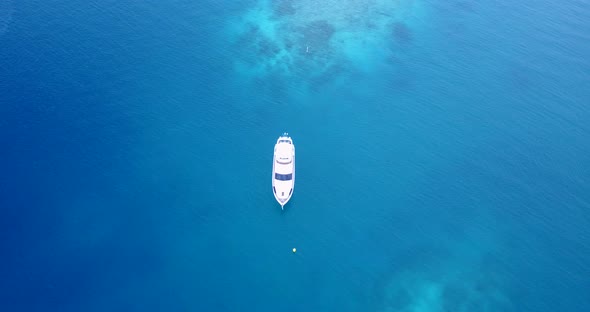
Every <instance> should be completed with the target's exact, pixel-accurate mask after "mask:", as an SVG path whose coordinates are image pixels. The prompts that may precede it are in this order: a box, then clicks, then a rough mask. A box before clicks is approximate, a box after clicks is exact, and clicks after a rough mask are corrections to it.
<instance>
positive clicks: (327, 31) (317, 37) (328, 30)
mask: <svg viewBox="0 0 590 312" xmlns="http://www.w3.org/2000/svg"><path fill="white" fill-rule="evenodd" d="M335 32H336V29H335V28H334V26H332V24H330V23H328V22H326V21H324V20H320V21H315V22H312V23H310V24H308V25H307V26H305V27H303V29H302V30H301V33H302V34H303V39H304V41H305V42H304V43H305V44H306V45H311V46H315V47H318V46H325V45H327V44H328V43H329V41H330V38H332V35H333V34H334V33H335Z"/></svg>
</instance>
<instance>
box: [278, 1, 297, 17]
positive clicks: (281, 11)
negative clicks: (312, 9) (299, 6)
mask: <svg viewBox="0 0 590 312" xmlns="http://www.w3.org/2000/svg"><path fill="white" fill-rule="evenodd" d="M296 12H297V10H296V9H295V7H294V6H293V0H278V1H275V2H274V3H273V13H274V14H275V15H276V16H287V15H293V14H295V13H296Z"/></svg>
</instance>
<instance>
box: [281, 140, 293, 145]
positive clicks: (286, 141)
mask: <svg viewBox="0 0 590 312" xmlns="http://www.w3.org/2000/svg"><path fill="white" fill-rule="evenodd" d="M283 142H285V143H289V144H291V141H289V140H279V143H283Z"/></svg>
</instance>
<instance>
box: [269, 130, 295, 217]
mask: <svg viewBox="0 0 590 312" xmlns="http://www.w3.org/2000/svg"><path fill="white" fill-rule="evenodd" d="M293 188H295V145H294V144H293V140H292V139H291V137H289V134H288V133H286V132H285V133H283V135H281V136H280V137H279V139H278V140H277V144H275V152H274V157H273V162H272V191H273V193H274V195H275V198H276V200H277V201H278V202H279V204H280V205H281V209H284V206H285V204H287V202H288V201H289V199H291V196H292V195H293Z"/></svg>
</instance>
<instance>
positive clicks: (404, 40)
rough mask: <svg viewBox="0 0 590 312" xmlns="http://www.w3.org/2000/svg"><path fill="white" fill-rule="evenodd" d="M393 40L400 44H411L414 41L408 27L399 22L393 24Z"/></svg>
mask: <svg viewBox="0 0 590 312" xmlns="http://www.w3.org/2000/svg"><path fill="white" fill-rule="evenodd" d="M393 38H394V39H395V41H396V42H397V43H399V44H409V43H411V42H412V40H413V39H414V37H413V36H412V31H411V30H410V29H409V28H408V26H406V24H404V23H399V22H397V23H394V24H393Z"/></svg>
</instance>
